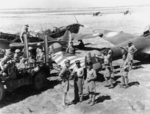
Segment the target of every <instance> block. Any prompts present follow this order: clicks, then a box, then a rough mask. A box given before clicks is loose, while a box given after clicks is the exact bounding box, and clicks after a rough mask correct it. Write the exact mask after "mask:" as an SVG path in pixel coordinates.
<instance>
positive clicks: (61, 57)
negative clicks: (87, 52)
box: [52, 52, 85, 69]
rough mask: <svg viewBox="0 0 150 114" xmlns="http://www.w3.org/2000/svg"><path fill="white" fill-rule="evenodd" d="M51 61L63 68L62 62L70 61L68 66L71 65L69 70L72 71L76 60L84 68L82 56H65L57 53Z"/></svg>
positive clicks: (62, 53)
mask: <svg viewBox="0 0 150 114" xmlns="http://www.w3.org/2000/svg"><path fill="white" fill-rule="evenodd" d="M52 59H53V61H55V62H56V63H57V64H58V65H60V66H61V67H64V66H65V64H64V62H65V61H66V60H70V64H71V66H70V69H74V68H75V67H76V64H75V61H76V60H80V63H81V67H84V66H85V57H84V56H78V55H71V54H66V53H64V52H58V53H55V54H54V56H53V57H52Z"/></svg>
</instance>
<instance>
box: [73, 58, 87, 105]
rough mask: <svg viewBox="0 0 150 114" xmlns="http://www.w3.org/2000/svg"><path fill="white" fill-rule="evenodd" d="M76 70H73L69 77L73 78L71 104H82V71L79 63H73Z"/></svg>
mask: <svg viewBox="0 0 150 114" xmlns="http://www.w3.org/2000/svg"><path fill="white" fill-rule="evenodd" d="M75 63H76V68H75V69H74V70H73V72H72V74H71V76H74V100H73V103H75V104H76V103H77V102H79V101H80V102H82V100H83V83H84V69H83V68H82V67H81V65H80V61H79V60H77V61H75Z"/></svg>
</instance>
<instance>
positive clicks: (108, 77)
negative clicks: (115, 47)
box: [104, 51, 114, 89]
mask: <svg viewBox="0 0 150 114" xmlns="http://www.w3.org/2000/svg"><path fill="white" fill-rule="evenodd" d="M111 60H112V59H111V54H109V53H108V51H105V52H104V67H105V74H104V78H105V81H106V83H107V85H106V86H105V87H109V89H112V88H113V87H114V85H113V77H112V63H111ZM109 82H110V84H109Z"/></svg>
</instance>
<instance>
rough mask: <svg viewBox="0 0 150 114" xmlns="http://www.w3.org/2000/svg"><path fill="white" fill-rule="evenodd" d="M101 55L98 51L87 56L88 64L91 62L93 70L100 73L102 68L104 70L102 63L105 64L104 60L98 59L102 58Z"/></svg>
mask: <svg viewBox="0 0 150 114" xmlns="http://www.w3.org/2000/svg"><path fill="white" fill-rule="evenodd" d="M100 55H101V52H100V51H98V50H93V51H91V52H89V53H88V54H87V57H86V58H85V59H86V60H85V61H86V62H88V61H91V62H92V63H93V68H94V69H95V70H96V71H100V70H101V68H102V62H103V59H101V58H99V57H97V56H100Z"/></svg>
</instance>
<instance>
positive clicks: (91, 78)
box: [86, 62, 97, 106]
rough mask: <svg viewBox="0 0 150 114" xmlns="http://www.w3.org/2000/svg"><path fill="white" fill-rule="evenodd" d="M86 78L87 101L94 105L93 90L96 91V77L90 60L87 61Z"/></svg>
mask: <svg viewBox="0 0 150 114" xmlns="http://www.w3.org/2000/svg"><path fill="white" fill-rule="evenodd" d="M86 66H87V78H86V82H87V83H86V84H87V91H88V94H89V101H88V103H91V104H90V105H91V106H92V105H94V103H95V91H96V85H95V79H96V78H97V74H96V71H95V70H94V69H93V68H92V62H89V63H87V65H86Z"/></svg>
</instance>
